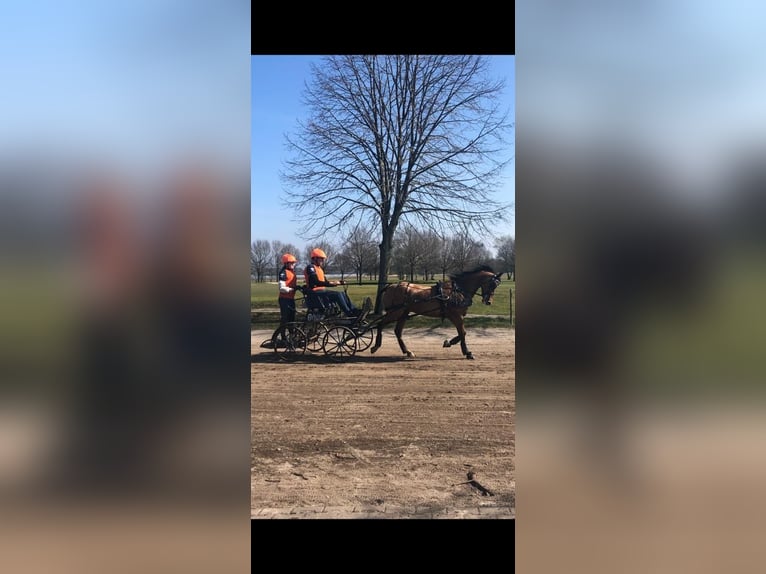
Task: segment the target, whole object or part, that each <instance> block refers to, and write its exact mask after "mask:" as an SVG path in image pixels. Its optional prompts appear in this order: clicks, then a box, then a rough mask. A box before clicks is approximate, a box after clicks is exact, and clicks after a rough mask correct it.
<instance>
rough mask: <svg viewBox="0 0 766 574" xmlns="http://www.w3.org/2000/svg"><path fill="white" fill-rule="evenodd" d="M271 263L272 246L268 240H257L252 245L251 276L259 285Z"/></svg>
mask: <svg viewBox="0 0 766 574" xmlns="http://www.w3.org/2000/svg"><path fill="white" fill-rule="evenodd" d="M270 262H271V244H270V243H269V242H268V241H267V240H266V239H256V240H255V241H253V243H252V244H251V245H250V276H251V277H253V278H254V279H255V280H256V281H257V282H258V283H260V282H261V281H263V275H264V273H265V272H266V269H267V268H268V266H269V263H270Z"/></svg>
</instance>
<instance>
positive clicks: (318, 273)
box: [303, 263, 325, 291]
mask: <svg viewBox="0 0 766 574" xmlns="http://www.w3.org/2000/svg"><path fill="white" fill-rule="evenodd" d="M309 269H313V270H314V273H316V276H317V279H319V281H321V282H322V283H324V282H325V278H324V269H322V268H321V267H319V266H318V265H314V264H313V263H312V264H311V265H307V266H306V269H304V271H303V276H304V278H305V279H306V285H307V286H308V285H309V275H310V273H309ZM324 290H325V287H324V285H317V286H316V287H314V288H313V289H312V291H324Z"/></svg>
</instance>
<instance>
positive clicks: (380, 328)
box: [370, 315, 394, 353]
mask: <svg viewBox="0 0 766 574" xmlns="http://www.w3.org/2000/svg"><path fill="white" fill-rule="evenodd" d="M393 322H394V319H392V318H391V316H390V315H384V316H383V317H382V318H381V319H380V320H379V321H378V334H377V336H376V337H375V344H374V345H373V346H372V347H370V353H375V351H377V350H378V349H380V345H381V344H382V342H383V327H384V326H385V325H388V324H389V323H393Z"/></svg>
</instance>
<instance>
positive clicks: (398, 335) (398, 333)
mask: <svg viewBox="0 0 766 574" xmlns="http://www.w3.org/2000/svg"><path fill="white" fill-rule="evenodd" d="M406 321H407V313H404V314H403V315H402V316H401V317H399V320H398V321H397V322H396V327H395V328H394V333H396V340H397V341H398V342H399V348H400V349H401V350H402V353H404V354H405V355H407V356H408V357H414V356H415V354H414V353H413V352H412V351H410V350H409V349H408V348H407V345H405V344H404V340H403V339H402V330H403V329H404V323H405V322H406Z"/></svg>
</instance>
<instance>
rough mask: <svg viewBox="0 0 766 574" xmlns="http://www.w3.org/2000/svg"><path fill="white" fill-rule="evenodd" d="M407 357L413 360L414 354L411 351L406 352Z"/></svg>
mask: <svg viewBox="0 0 766 574" xmlns="http://www.w3.org/2000/svg"><path fill="white" fill-rule="evenodd" d="M407 356H408V357H410V358H415V353H413V352H412V351H407Z"/></svg>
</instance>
